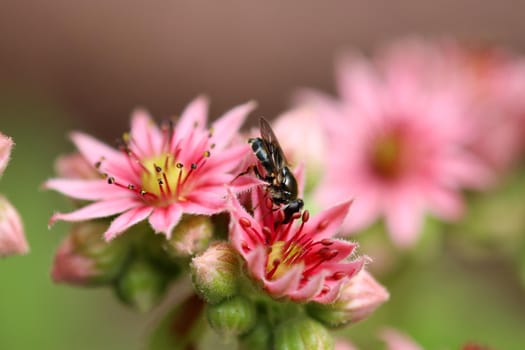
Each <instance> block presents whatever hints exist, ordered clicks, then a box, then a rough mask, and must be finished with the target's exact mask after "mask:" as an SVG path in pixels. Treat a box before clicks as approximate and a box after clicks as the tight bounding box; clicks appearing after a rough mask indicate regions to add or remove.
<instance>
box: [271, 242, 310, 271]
mask: <svg viewBox="0 0 525 350" xmlns="http://www.w3.org/2000/svg"><path fill="white" fill-rule="evenodd" d="M301 252H302V247H301V246H300V245H298V244H295V243H290V242H288V243H287V242H283V241H278V242H275V243H274V244H272V246H271V247H270V253H269V254H268V262H267V264H266V275H267V276H268V278H269V279H278V278H279V277H281V276H282V275H284V274H285V273H286V272H287V271H288V270H290V267H291V266H293V262H294V258H295V257H296V256H298V255H299V254H300V253H301Z"/></svg>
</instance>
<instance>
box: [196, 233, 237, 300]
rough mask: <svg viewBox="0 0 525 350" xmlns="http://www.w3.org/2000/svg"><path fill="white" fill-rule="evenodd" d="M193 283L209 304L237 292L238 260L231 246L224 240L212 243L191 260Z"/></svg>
mask: <svg viewBox="0 0 525 350" xmlns="http://www.w3.org/2000/svg"><path fill="white" fill-rule="evenodd" d="M190 267H191V273H192V279H193V285H194V286H195V289H196V290H197V292H198V293H199V294H200V295H201V296H202V298H203V299H205V300H206V301H207V302H208V303H210V304H216V303H218V302H220V301H221V300H223V299H225V298H228V297H231V296H233V295H235V294H236V293H237V289H238V285H239V280H238V277H239V271H240V270H239V261H238V259H237V255H236V253H235V251H234V250H233V248H232V247H231V246H230V245H229V244H228V243H226V242H221V243H217V244H214V245H212V246H211V247H209V248H208V249H207V250H206V251H204V252H203V253H202V254H201V255H199V256H196V257H195V258H193V260H192V262H191V265H190Z"/></svg>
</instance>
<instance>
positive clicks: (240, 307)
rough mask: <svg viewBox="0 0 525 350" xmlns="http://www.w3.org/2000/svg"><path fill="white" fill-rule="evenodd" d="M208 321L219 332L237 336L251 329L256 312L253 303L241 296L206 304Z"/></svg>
mask: <svg viewBox="0 0 525 350" xmlns="http://www.w3.org/2000/svg"><path fill="white" fill-rule="evenodd" d="M207 315H208V322H209V323H210V326H211V327H212V328H213V329H214V330H215V331H216V332H217V333H219V334H222V335H225V336H238V335H241V334H244V333H246V332H248V331H249V330H251V329H252V328H253V326H254V325H255V319H256V312H255V306H254V305H253V303H252V302H251V301H250V300H248V299H246V298H245V297H242V296H235V297H233V298H231V299H226V300H223V301H222V302H221V303H219V304H215V305H208V308H207Z"/></svg>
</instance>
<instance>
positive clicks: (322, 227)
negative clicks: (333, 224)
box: [317, 220, 328, 230]
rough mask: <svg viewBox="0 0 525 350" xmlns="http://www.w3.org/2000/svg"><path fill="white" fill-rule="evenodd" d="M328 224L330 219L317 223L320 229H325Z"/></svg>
mask: <svg viewBox="0 0 525 350" xmlns="http://www.w3.org/2000/svg"><path fill="white" fill-rule="evenodd" d="M327 226H328V220H323V221H321V222H320V223H319V224H318V225H317V229H318V230H324V229H325V228H326V227H327Z"/></svg>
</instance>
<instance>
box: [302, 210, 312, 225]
mask: <svg viewBox="0 0 525 350" xmlns="http://www.w3.org/2000/svg"><path fill="white" fill-rule="evenodd" d="M302 220H303V222H307V221H308V220H310V212H309V211H308V210H305V211H303V217H302Z"/></svg>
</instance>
